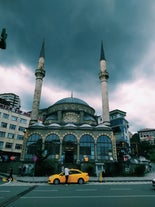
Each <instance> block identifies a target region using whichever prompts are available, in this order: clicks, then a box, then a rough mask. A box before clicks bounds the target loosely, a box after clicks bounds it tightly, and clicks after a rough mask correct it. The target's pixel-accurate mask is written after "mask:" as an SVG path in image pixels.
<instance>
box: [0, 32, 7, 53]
mask: <svg viewBox="0 0 155 207" xmlns="http://www.w3.org/2000/svg"><path fill="white" fill-rule="evenodd" d="M6 38H7V33H6V29H5V28H3V29H2V33H1V38H0V48H1V49H6Z"/></svg>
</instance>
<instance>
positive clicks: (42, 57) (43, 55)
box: [38, 40, 45, 70]
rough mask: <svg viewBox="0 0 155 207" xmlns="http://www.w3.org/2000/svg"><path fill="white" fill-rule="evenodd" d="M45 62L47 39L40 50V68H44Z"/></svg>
mask: <svg viewBox="0 0 155 207" xmlns="http://www.w3.org/2000/svg"><path fill="white" fill-rule="evenodd" d="M44 62H45V40H43V43H42V46H41V50H40V56H39V63H38V69H43V70H44Z"/></svg>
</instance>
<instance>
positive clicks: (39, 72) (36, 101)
mask: <svg viewBox="0 0 155 207" xmlns="http://www.w3.org/2000/svg"><path fill="white" fill-rule="evenodd" d="M44 47H45V41H43V43H42V47H41V50H40V56H39V63H38V68H37V69H36V70H35V76H36V84H35V91H34V98H33V106H32V113H31V120H30V125H32V124H34V123H36V122H38V113H39V106H40V98H41V90H42V82H43V78H44V77H45V70H44V61H45V48H44Z"/></svg>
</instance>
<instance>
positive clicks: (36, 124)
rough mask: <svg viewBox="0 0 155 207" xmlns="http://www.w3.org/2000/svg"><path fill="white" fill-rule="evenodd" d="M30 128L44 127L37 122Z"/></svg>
mask: <svg viewBox="0 0 155 207" xmlns="http://www.w3.org/2000/svg"><path fill="white" fill-rule="evenodd" d="M32 126H33V127H35V126H36V127H38V126H39V127H44V125H43V124H42V123H39V122H37V123H34V124H32Z"/></svg>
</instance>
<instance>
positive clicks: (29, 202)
mask: <svg viewBox="0 0 155 207" xmlns="http://www.w3.org/2000/svg"><path fill="white" fill-rule="evenodd" d="M154 205H155V190H154V189H153V188H152V186H151V183H146V184H139V183H135V184H127V183H126V184H123V183H121V184H118V183H117V184H116V183H115V184H114V183H113V184H106V183H88V184H85V185H78V184H77V185H76V184H75V185H68V186H65V185H58V186H55V185H48V184H44V185H38V186H34V185H32V184H31V185H30V184H26V185H25V184H18V185H14V184H5V185H0V207H5V206H8V207H27V206H29V207H51V206H54V207H86V206H89V207H99V206H105V207H117V206H118V207H120V206H125V207H133V206H136V207H147V206H149V207H154Z"/></svg>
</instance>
